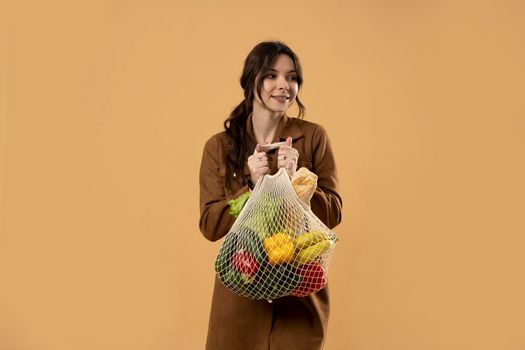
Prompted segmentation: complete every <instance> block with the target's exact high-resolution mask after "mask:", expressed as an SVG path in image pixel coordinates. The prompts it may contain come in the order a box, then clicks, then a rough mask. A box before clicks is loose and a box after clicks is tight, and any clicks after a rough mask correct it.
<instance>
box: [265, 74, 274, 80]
mask: <svg viewBox="0 0 525 350" xmlns="http://www.w3.org/2000/svg"><path fill="white" fill-rule="evenodd" d="M266 78H268V79H273V78H275V74H266Z"/></svg>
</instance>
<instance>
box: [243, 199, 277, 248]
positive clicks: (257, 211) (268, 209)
mask: <svg viewBox="0 0 525 350" xmlns="http://www.w3.org/2000/svg"><path fill="white" fill-rule="evenodd" d="M283 206H284V200H283V199H282V198H281V197H277V196H272V195H269V194H265V195H261V197H259V198H258V200H257V202H256V203H255V206H254V207H253V208H252V209H253V212H252V214H251V215H250V216H249V217H247V218H246V221H245V222H244V226H246V227H248V228H249V229H251V230H252V231H253V232H255V233H256V234H257V236H259V239H260V240H261V241H264V240H265V239H266V238H268V237H269V236H271V235H273V234H274V233H277V232H279V231H282V229H283V227H282V223H283V220H279V218H280V216H281V215H282V210H283Z"/></svg>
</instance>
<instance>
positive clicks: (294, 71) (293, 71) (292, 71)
mask: <svg viewBox="0 0 525 350" xmlns="http://www.w3.org/2000/svg"><path fill="white" fill-rule="evenodd" d="M268 71H269V72H277V73H279V71H278V70H276V69H273V68H270V69H268ZM286 73H287V74H288V73H297V71H296V70H295V69H293V70H289V71H288V72H286Z"/></svg>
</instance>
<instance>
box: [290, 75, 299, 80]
mask: <svg viewBox="0 0 525 350" xmlns="http://www.w3.org/2000/svg"><path fill="white" fill-rule="evenodd" d="M288 79H290V80H292V81H296V80H297V77H296V76H295V75H290V76H289V77H288Z"/></svg>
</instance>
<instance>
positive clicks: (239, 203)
mask: <svg viewBox="0 0 525 350" xmlns="http://www.w3.org/2000/svg"><path fill="white" fill-rule="evenodd" d="M250 195H251V191H247V192H244V193H243V194H242V195H240V196H239V197H237V198H235V199H232V200H230V201H228V204H229V205H230V214H231V215H232V216H233V217H234V218H236V217H238V216H239V214H240V213H241V210H242V208H243V207H244V204H246V201H248V199H249V198H250Z"/></svg>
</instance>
